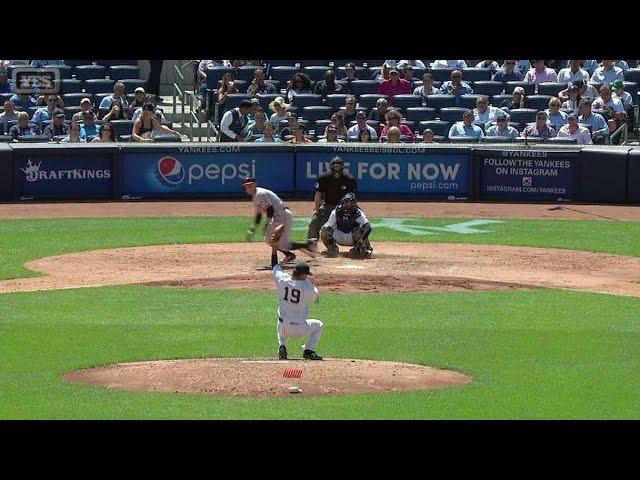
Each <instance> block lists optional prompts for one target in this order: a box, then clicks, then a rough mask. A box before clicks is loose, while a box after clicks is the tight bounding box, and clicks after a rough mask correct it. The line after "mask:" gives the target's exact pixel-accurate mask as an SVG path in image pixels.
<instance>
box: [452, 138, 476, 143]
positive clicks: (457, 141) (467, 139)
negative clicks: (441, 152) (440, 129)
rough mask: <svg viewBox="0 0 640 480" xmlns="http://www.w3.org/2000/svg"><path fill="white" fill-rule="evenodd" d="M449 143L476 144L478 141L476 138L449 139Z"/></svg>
mask: <svg viewBox="0 0 640 480" xmlns="http://www.w3.org/2000/svg"><path fill="white" fill-rule="evenodd" d="M449 141H450V142H451V143H478V142H479V141H480V139H479V138H477V137H454V138H450V139H449Z"/></svg>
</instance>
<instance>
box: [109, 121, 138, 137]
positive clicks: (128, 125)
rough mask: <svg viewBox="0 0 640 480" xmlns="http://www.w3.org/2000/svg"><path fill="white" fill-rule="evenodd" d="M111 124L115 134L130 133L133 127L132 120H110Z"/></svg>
mask: <svg viewBox="0 0 640 480" xmlns="http://www.w3.org/2000/svg"><path fill="white" fill-rule="evenodd" d="M109 123H111V125H112V126H113V133H114V134H115V135H118V136H119V135H131V130H132V129H133V121H131V120H111V122H109Z"/></svg>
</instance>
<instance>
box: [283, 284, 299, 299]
mask: <svg viewBox="0 0 640 480" xmlns="http://www.w3.org/2000/svg"><path fill="white" fill-rule="evenodd" d="M284 299H285V300H286V301H288V302H291V303H299V302H300V290H298V289H297V288H292V289H291V298H289V287H284Z"/></svg>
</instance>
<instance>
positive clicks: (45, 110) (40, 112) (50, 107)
mask: <svg viewBox="0 0 640 480" xmlns="http://www.w3.org/2000/svg"><path fill="white" fill-rule="evenodd" d="M57 101H58V97H57V96H56V95H47V98H46V102H47V106H46V107H42V108H39V109H37V110H36V113H34V114H33V118H32V119H31V120H32V121H34V122H36V123H37V124H38V125H42V122H44V121H45V120H51V119H52V118H53V111H54V110H55V109H56V102H57Z"/></svg>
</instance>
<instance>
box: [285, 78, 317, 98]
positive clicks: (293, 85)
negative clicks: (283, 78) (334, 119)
mask: <svg viewBox="0 0 640 480" xmlns="http://www.w3.org/2000/svg"><path fill="white" fill-rule="evenodd" d="M308 93H312V92H311V78H309V75H307V74H306V73H296V74H295V75H294V76H293V78H292V79H291V82H290V86H289V91H288V92H287V99H288V100H289V102H291V100H293V97H295V96H296V95H302V94H308Z"/></svg>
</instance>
